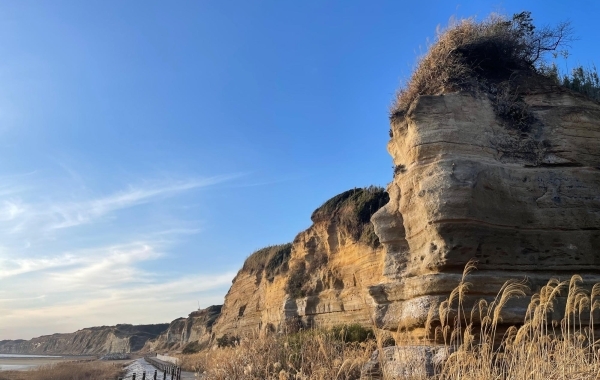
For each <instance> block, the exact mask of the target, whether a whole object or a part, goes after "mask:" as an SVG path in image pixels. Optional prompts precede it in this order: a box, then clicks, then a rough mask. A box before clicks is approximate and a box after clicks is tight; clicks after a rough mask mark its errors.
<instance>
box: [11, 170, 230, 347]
mask: <svg viewBox="0 0 600 380" xmlns="http://www.w3.org/2000/svg"><path fill="white" fill-rule="evenodd" d="M68 174H69V181H70V182H73V181H75V179H76V180H77V182H78V183H79V184H81V183H83V182H84V178H83V177H82V176H80V175H79V174H78V173H77V172H75V171H73V170H72V169H69V173H68ZM238 177H240V174H232V175H222V176H213V177H206V178H191V179H183V180H182V179H180V180H173V179H153V180H145V181H138V182H137V183H135V184H126V185H124V186H122V187H121V188H120V189H118V188H117V189H114V190H113V191H108V192H105V193H104V194H103V193H100V192H97V191H96V192H95V191H94V189H93V188H90V186H87V185H82V186H75V187H72V186H69V182H68V181H67V182H65V184H64V185H63V184H62V183H60V181H53V182H52V183H51V186H44V183H43V180H41V179H40V178H39V177H36V175H35V173H32V174H31V175H29V174H28V175H27V176H12V177H10V178H8V177H6V184H4V185H2V186H3V187H2V186H0V339H14V338H31V337H33V336H37V335H40V334H48V333H54V332H68V331H74V330H76V329H78V328H83V327H89V326H94V325H98V324H101V325H106V324H116V323H127V322H129V323H159V322H169V321H170V320H172V319H174V318H176V317H180V316H183V315H186V314H187V313H189V312H191V311H192V310H193V309H194V306H195V304H196V301H197V300H198V299H202V300H203V301H202V302H203V303H204V304H205V305H207V303H208V302H210V301H211V300H214V301H215V302H220V301H221V298H222V296H223V294H224V293H225V291H226V289H227V287H228V286H229V284H230V283H231V280H232V278H233V276H234V275H235V273H230V272H226V273H221V274H214V273H212V274H189V271H188V272H187V274H185V273H180V274H178V275H174V274H173V273H165V272H164V269H163V267H164V265H161V263H163V264H164V263H168V262H169V260H171V256H172V255H173V253H174V252H173V249H174V246H175V245H176V244H179V243H180V241H182V240H185V239H186V238H189V237H192V236H193V235H196V234H199V233H201V232H202V228H201V226H202V225H203V224H204V221H203V220H198V217H199V216H201V212H202V209H200V208H196V209H194V211H193V213H190V211H189V210H187V209H186V208H185V207H180V206H184V205H186V204H187V203H186V202H179V201H178V199H180V198H179V197H181V199H197V198H195V197H193V198H189V196H190V195H191V194H192V192H194V191H198V190H200V189H205V188H210V187H212V186H215V185H218V184H222V183H224V182H227V181H232V180H234V179H236V178H238ZM184 195H185V196H188V198H183V196H184ZM196 197H197V195H196ZM166 202H169V203H166ZM153 204H163V205H164V204H169V205H173V206H174V207H172V208H171V207H164V206H162V207H151V205H153ZM146 206H148V207H146ZM159 206H160V205H159ZM125 210H127V212H125ZM144 210H146V211H144ZM148 210H151V211H152V214H150V216H151V217H149V216H148V215H149V214H148ZM185 212H187V213H189V214H186V215H188V216H187V217H185V218H182V219H180V216H179V214H178V213H185ZM189 215H193V219H190V217H189ZM122 218H126V221H122V220H121V219H122ZM85 226H87V227H85ZM81 231H84V232H85V233H84V234H83V235H82V234H81ZM100 233H101V234H102V235H99V234H100Z"/></svg>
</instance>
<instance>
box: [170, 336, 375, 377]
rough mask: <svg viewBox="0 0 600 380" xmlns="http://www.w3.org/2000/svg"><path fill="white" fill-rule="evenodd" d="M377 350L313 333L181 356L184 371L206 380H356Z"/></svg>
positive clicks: (249, 341)
mask: <svg viewBox="0 0 600 380" xmlns="http://www.w3.org/2000/svg"><path fill="white" fill-rule="evenodd" d="M375 348H376V346H375V342H374V341H368V342H364V343H344V342H342V341H340V340H339V339H337V338H336V337H335V336H334V334H333V333H331V332H328V331H322V330H309V331H304V332H300V333H296V334H290V335H283V336H276V335H271V336H267V337H260V338H251V339H242V340H241V342H240V344H239V345H237V346H235V347H225V348H218V349H213V350H208V351H203V352H200V353H197V354H194V355H183V356H181V357H180V358H181V360H182V361H181V365H182V367H183V368H184V369H186V370H190V371H196V372H199V373H204V374H205V376H206V377H205V378H206V379H219V380H225V379H236V380H237V379H239V380H250V379H278V380H280V379H281V380H283V379H319V380H334V379H339V380H343V379H356V378H358V376H359V375H360V369H361V367H362V365H363V364H364V363H365V362H366V361H367V360H368V359H369V357H370V355H371V353H372V351H373V350H374V349H375Z"/></svg>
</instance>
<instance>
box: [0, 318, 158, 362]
mask: <svg viewBox="0 0 600 380" xmlns="http://www.w3.org/2000/svg"><path fill="white" fill-rule="evenodd" d="M168 327H169V325H168V324H166V323H164V324H157V325H137V326H133V325H116V326H102V327H90V328H85V329H82V330H79V331H76V332H74V333H68V334H53V335H44V336H40V337H37V338H33V339H31V340H3V341H0V353H2V354H41V355H57V354H61V355H90V354H106V353H112V352H118V353H130V352H135V351H138V350H140V349H141V348H142V347H143V346H144V344H145V343H146V342H147V341H148V340H149V339H154V338H156V337H157V336H158V335H159V334H161V333H162V332H164V331H165V330H166V329H167V328H168Z"/></svg>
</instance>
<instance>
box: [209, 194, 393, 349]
mask: <svg viewBox="0 0 600 380" xmlns="http://www.w3.org/2000/svg"><path fill="white" fill-rule="evenodd" d="M385 202H387V194H386V193H385V192H383V190H382V189H378V188H368V189H354V190H350V191H347V192H345V193H342V194H340V195H338V196H336V197H334V198H332V199H331V200H330V201H328V202H326V203H325V204H324V205H323V206H322V207H321V208H319V209H317V210H316V211H315V212H314V213H313V215H312V220H313V225H312V226H311V227H309V228H308V229H307V230H306V231H304V232H301V233H300V234H299V235H298V236H297V237H296V238H295V239H294V242H293V243H291V244H287V245H281V246H274V247H269V248H266V249H264V250H260V251H258V252H256V253H255V254H253V255H252V256H250V257H249V258H248V260H246V263H245V264H244V268H242V269H241V270H240V271H239V273H238V275H237V276H236V278H235V279H234V281H233V284H232V286H231V289H230V290H229V292H228V294H227V296H226V297H225V303H224V305H223V310H222V313H221V316H220V317H219V319H218V320H217V322H216V323H215V325H214V328H213V331H214V333H215V336H217V337H220V336H223V335H230V336H247V335H251V334H258V333H260V332H262V331H265V330H271V331H275V330H277V331H279V330H281V329H284V328H285V327H286V326H287V327H290V326H288V324H292V325H293V324H295V323H302V324H303V325H305V326H306V325H308V326H311V325H319V326H334V325H342V324H352V323H361V324H364V325H371V323H372V322H371V316H372V315H371V314H372V313H371V311H372V307H371V301H370V297H369V295H368V288H369V287H370V286H372V285H374V284H377V283H379V282H380V280H381V276H382V273H383V268H384V261H385V260H384V256H383V248H382V247H381V246H380V244H379V242H378V240H377V238H376V236H375V235H374V233H373V227H372V225H371V224H370V222H369V220H370V217H371V215H372V214H373V213H374V212H375V211H377V210H378V209H379V208H380V207H381V206H382V205H383V204H385Z"/></svg>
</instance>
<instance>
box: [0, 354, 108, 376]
mask: <svg viewBox="0 0 600 380" xmlns="http://www.w3.org/2000/svg"><path fill="white" fill-rule="evenodd" d="M96 359H97V357H96V356H91V355H86V356H73V355H65V356H56V357H40V356H31V357H26V356H25V355H24V356H21V357H0V372H3V371H25V370H28V369H33V368H36V367H40V366H43V365H49V364H57V363H62V362H70V361H88V360H96Z"/></svg>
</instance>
